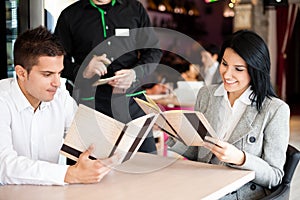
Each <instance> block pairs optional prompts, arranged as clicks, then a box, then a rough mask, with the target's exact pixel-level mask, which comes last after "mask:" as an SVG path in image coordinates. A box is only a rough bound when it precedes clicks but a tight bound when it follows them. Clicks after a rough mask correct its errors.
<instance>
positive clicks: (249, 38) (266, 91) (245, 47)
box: [219, 30, 277, 111]
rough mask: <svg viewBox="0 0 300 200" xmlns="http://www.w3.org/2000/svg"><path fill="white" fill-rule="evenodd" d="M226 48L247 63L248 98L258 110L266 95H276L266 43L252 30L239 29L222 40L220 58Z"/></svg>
mask: <svg viewBox="0 0 300 200" xmlns="http://www.w3.org/2000/svg"><path fill="white" fill-rule="evenodd" d="M226 48H231V49H233V50H234V51H235V52H236V53H237V54H238V55H239V56H241V57H242V58H243V59H244V60H245V62H246V63H247V65H248V72H249V75H250V77H251V81H250V85H251V89H252V90H253V93H252V94H251V95H250V97H249V98H250V100H251V102H252V105H254V104H255V105H256V108H257V110H258V111H260V110H261V107H262V103H263V101H264V99H265V98H266V97H268V98H270V97H277V95H276V94H275V92H274V89H273V87H272V85H271V80H270V65H271V62H270V55H269V50H268V47H267V45H266V43H265V42H264V40H263V39H262V38H261V37H260V36H259V35H257V34H256V33H254V32H253V31H249V30H240V31H237V32H235V33H234V34H233V35H232V36H231V37H230V38H228V39H227V40H225V41H224V43H223V45H222V48H221V52H220V57H219V58H220V59H222V57H223V55H224V51H225V49H226Z"/></svg>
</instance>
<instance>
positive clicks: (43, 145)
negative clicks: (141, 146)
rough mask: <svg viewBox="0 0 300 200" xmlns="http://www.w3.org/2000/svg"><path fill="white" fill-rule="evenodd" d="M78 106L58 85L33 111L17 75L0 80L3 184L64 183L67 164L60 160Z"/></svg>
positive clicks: (0, 135) (0, 152)
mask: <svg viewBox="0 0 300 200" xmlns="http://www.w3.org/2000/svg"><path fill="white" fill-rule="evenodd" d="M76 110H77V105H76V102H75V101H74V100H73V98H72V97H71V96H70V95H69V93H68V91H67V90H65V89H62V88H59V89H58V90H57V92H56V94H55V96H54V99H53V100H52V101H50V102H42V103H41V104H40V106H39V108H38V109H37V110H36V112H34V108H33V107H32V106H31V105H30V103H29V102H28V100H27V99H26V97H25V96H24V95H23V93H22V91H21V89H20V88H19V85H18V83H17V80H16V79H13V78H9V79H4V80H1V81H0V112H1V114H0V184H41V185H63V184H65V183H64V177H65V173H66V171H67V168H68V166H67V165H60V164H58V161H59V151H60V148H61V146H62V143H63V137H64V134H65V132H66V130H67V128H68V127H69V126H70V125H71V122H72V119H73V116H74V114H75V112H76Z"/></svg>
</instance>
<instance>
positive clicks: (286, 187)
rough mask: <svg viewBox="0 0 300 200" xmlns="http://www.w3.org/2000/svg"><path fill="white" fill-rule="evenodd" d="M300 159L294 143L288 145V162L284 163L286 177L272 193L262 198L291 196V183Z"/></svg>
mask: <svg viewBox="0 0 300 200" xmlns="http://www.w3.org/2000/svg"><path fill="white" fill-rule="evenodd" d="M299 160H300V152H299V150H298V149H296V148H295V147H293V146H292V145H290V144H289V145H288V149H287V152H286V162H285V165H284V173H285V174H284V177H283V179H282V183H281V184H280V185H279V186H277V187H276V189H274V190H273V191H272V193H271V194H269V195H268V196H266V197H264V198H262V199H261V200H270V199H272V200H279V199H280V200H286V199H289V196H290V189H291V188H290V184H291V181H292V178H293V175H294V172H295V169H296V167H297V165H298V162H299Z"/></svg>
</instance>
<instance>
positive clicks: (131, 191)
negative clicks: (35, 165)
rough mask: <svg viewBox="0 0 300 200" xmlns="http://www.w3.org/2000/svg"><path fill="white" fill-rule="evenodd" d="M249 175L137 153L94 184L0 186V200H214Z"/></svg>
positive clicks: (245, 181)
mask: <svg viewBox="0 0 300 200" xmlns="http://www.w3.org/2000/svg"><path fill="white" fill-rule="evenodd" d="M254 176H255V173H254V172H253V171H245V170H238V169H232V168H228V167H225V166H216V165H210V164H205V163H200V162H192V161H187V160H178V159H175V158H166V157H161V156H156V155H150V154H144V153H138V154H136V156H135V157H134V158H133V159H131V160H129V161H127V162H125V163H123V164H122V165H121V166H119V167H118V169H114V170H113V171H111V172H110V174H108V175H107V176H106V177H105V178H104V179H103V180H102V181H101V182H100V183H98V184H86V185H84V184H76V185H67V186H34V185H6V186H0V200H15V199H18V200H41V199H43V200H48V199H49V200H50V199H51V200H77V199H84V200H89V199H109V200H115V199H122V200H123V199H130V200H135V199H136V200H141V199H143V200H147V199H149V200H158V199H172V200H176V199H180V200H182V199H189V200H192V199H197V200H199V199H218V198H220V197H222V196H224V195H226V194H227V193H229V192H232V191H235V190H237V189H238V188H239V187H241V186H242V185H244V184H245V183H247V182H249V181H251V180H253V179H254Z"/></svg>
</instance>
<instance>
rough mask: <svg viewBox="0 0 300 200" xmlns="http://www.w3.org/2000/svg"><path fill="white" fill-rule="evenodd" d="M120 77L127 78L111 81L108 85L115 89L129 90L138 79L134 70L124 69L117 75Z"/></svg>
mask: <svg viewBox="0 0 300 200" xmlns="http://www.w3.org/2000/svg"><path fill="white" fill-rule="evenodd" d="M118 75H125V76H122V77H120V78H117V79H114V80H112V81H109V82H108V84H110V85H111V86H113V87H115V88H119V89H123V90H127V89H128V88H129V87H130V86H131V84H132V82H133V81H135V79H136V74H135V71H134V70H133V69H122V70H120V71H117V72H116V73H115V76H118Z"/></svg>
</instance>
